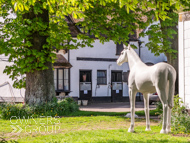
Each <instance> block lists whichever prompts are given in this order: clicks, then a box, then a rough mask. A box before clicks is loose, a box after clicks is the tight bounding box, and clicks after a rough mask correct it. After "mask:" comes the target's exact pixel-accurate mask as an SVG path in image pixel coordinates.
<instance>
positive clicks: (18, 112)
mask: <svg viewBox="0 0 190 143" xmlns="http://www.w3.org/2000/svg"><path fill="white" fill-rule="evenodd" d="M78 110H79V106H78V105H77V103H76V102H75V101H74V100H73V99H72V98H65V99H63V100H61V101H57V100H55V99H54V101H52V102H48V103H45V104H42V105H34V106H28V105H24V104H12V103H4V104H1V105H0V111H1V117H2V118H3V119H10V118H11V117H12V118H13V116H16V117H17V118H28V117H31V116H32V117H40V116H52V117H55V116H65V115H69V114H70V113H72V112H76V111H78Z"/></svg>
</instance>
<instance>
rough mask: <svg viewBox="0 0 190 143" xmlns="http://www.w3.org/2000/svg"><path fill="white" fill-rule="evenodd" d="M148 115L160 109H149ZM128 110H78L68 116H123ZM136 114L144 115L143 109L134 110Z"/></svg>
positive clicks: (158, 112) (155, 114) (157, 113)
mask: <svg viewBox="0 0 190 143" xmlns="http://www.w3.org/2000/svg"><path fill="white" fill-rule="evenodd" d="M149 112H150V116H157V115H160V114H161V111H160V110H158V109H155V110H150V111H149ZM127 113H128V112H94V111H78V112H74V113H71V114H69V115H68V116H124V115H126V114H127ZM135 114H136V115H139V116H145V112H144V111H136V112H135Z"/></svg>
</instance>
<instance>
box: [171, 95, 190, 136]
mask: <svg viewBox="0 0 190 143" xmlns="http://www.w3.org/2000/svg"><path fill="white" fill-rule="evenodd" d="M182 104H183V102H182V101H181V98H180V97H179V96H178V95H176V96H175V97H174V107H173V108H172V116H171V120H172V122H171V127H172V131H173V132H174V133H190V116H189V114H188V112H187V110H186V108H185V106H183V105H182ZM180 105H181V106H180Z"/></svg>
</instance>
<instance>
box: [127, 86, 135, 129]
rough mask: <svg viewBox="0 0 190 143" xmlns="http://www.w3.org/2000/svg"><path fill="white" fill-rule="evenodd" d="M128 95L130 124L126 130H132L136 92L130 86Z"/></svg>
mask: <svg viewBox="0 0 190 143" xmlns="http://www.w3.org/2000/svg"><path fill="white" fill-rule="evenodd" d="M129 97H130V105H131V125H130V127H129V129H128V132H134V125H135V123H134V122H135V97H136V92H134V91H133V90H132V89H131V88H129Z"/></svg>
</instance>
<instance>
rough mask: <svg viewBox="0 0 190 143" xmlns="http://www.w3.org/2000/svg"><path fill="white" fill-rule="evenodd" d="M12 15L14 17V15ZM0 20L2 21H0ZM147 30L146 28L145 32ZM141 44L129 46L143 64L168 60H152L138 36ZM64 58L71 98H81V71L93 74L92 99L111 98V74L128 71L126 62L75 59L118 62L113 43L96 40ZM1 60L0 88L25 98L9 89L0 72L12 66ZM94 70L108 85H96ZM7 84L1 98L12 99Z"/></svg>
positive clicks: (1, 91) (5, 78)
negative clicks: (101, 73) (103, 75)
mask: <svg viewBox="0 0 190 143" xmlns="http://www.w3.org/2000/svg"><path fill="white" fill-rule="evenodd" d="M13 16H14V15H13ZM0 21H3V19H2V18H0ZM146 30H148V28H147V29H146ZM139 40H140V41H142V42H143V43H142V45H141V47H140V49H139V44H138V42H137V41H131V42H130V44H134V45H136V46H137V47H138V49H136V50H135V51H136V52H137V54H138V55H139V56H140V58H141V59H142V61H143V62H144V63H153V64H156V63H158V62H163V61H167V59H166V57H165V55H164V54H160V56H159V57H155V56H154V54H152V53H151V51H149V50H148V49H147V48H146V47H145V44H146V43H147V42H148V36H146V37H140V39H139ZM64 57H65V58H66V59H67V60H68V61H69V62H70V63H71V65H72V66H73V67H72V68H71V69H70V91H71V92H70V94H69V95H70V96H72V97H80V93H79V71H80V70H91V74H92V87H91V88H92V97H110V96H111V88H110V83H111V71H122V72H127V71H129V67H128V64H127V63H125V64H123V65H122V66H118V65H117V64H116V62H115V61H112V62H110V61H80V60H77V57H86V58H104V59H105V58H108V59H117V58H118V57H119V56H118V55H116V45H115V44H114V42H113V41H110V42H105V43H104V44H101V43H100V42H99V40H98V39H97V40H95V43H94V44H93V48H90V47H85V48H79V49H76V50H70V51H69V55H68V53H66V54H65V55H64ZM1 59H5V60H7V57H5V56H4V55H0V85H1V84H3V83H5V82H9V83H10V85H11V88H12V89H13V94H14V96H16V97H21V96H24V92H25V91H24V89H22V90H19V89H15V88H13V87H12V85H13V81H12V80H11V79H10V78H9V76H7V75H6V74H4V73H3V70H4V69H5V67H6V66H7V65H11V64H12V63H9V62H7V61H3V60H1ZM97 70H106V71H107V84H105V85H97ZM122 90H123V92H122V96H123V97H127V96H128V86H127V83H126V82H123V88H122ZM11 96H12V95H11V93H10V89H9V85H5V86H1V87H0V97H11Z"/></svg>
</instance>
